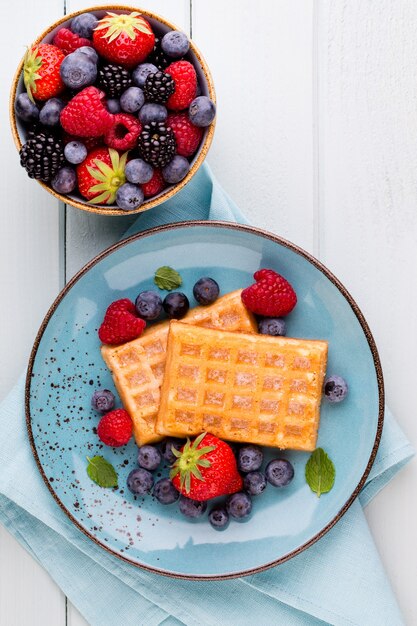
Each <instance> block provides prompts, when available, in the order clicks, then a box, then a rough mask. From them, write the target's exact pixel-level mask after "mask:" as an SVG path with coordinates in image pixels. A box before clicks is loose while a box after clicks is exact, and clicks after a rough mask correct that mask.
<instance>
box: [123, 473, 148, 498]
mask: <svg viewBox="0 0 417 626" xmlns="http://www.w3.org/2000/svg"><path fill="white" fill-rule="evenodd" d="M126 484H127V488H128V489H129V491H131V492H132V493H134V494H135V496H144V495H145V494H146V493H150V491H151V489H152V486H153V476H152V474H151V473H150V472H148V470H145V469H142V468H140V469H134V470H132V471H131V472H130V474H129V476H128V477H127V481H126Z"/></svg>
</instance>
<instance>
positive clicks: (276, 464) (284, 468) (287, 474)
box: [265, 459, 294, 487]
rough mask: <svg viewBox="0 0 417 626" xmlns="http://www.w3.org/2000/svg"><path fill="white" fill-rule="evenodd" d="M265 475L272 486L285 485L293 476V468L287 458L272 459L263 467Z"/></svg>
mask: <svg viewBox="0 0 417 626" xmlns="http://www.w3.org/2000/svg"><path fill="white" fill-rule="evenodd" d="M265 476H266V479H267V481H268V482H269V483H271V485H273V486H274V487H285V486H286V485H288V484H289V483H290V482H291V481H292V479H293V478H294V468H293V466H292V465H291V463H290V462H289V461H287V459H273V460H272V461H269V463H268V465H267V466H266V468H265Z"/></svg>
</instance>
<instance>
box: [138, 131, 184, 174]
mask: <svg viewBox="0 0 417 626" xmlns="http://www.w3.org/2000/svg"><path fill="white" fill-rule="evenodd" d="M138 150H139V154H140V156H141V157H142V159H143V160H144V161H146V162H147V163H150V164H151V165H153V166H154V167H165V165H168V163H169V162H170V161H171V160H172V159H173V158H174V155H175V137H174V133H173V132H172V130H171V128H169V127H168V126H166V124H165V122H151V123H150V124H145V126H144V127H143V130H142V132H141V134H140V135H139V139H138Z"/></svg>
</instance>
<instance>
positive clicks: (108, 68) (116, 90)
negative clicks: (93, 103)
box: [97, 63, 133, 98]
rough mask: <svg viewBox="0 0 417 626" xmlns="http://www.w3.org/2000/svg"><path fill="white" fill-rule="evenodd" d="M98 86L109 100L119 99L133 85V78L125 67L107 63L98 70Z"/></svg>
mask: <svg viewBox="0 0 417 626" xmlns="http://www.w3.org/2000/svg"><path fill="white" fill-rule="evenodd" d="M97 84H98V86H99V87H100V88H101V89H103V91H105V92H106V94H107V96H108V97H109V98H118V97H119V96H120V95H121V94H122V93H123V92H124V91H126V89H127V88H128V87H130V86H131V85H132V84H133V83H132V76H131V74H130V72H129V70H127V69H126V68H125V67H122V66H121V65H116V64H114V63H106V65H101V66H100V67H99V68H98V76H97Z"/></svg>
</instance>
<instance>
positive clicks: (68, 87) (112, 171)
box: [10, 6, 216, 215]
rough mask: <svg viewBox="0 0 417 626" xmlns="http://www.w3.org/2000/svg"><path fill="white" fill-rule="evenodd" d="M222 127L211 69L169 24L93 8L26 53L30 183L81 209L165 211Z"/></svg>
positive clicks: (18, 114) (16, 125) (14, 98)
mask: <svg viewBox="0 0 417 626" xmlns="http://www.w3.org/2000/svg"><path fill="white" fill-rule="evenodd" d="M215 115H216V104H215V92H214V87H213V82H212V79H211V76H210V72H209V69H208V67H207V64H206V62H205V61H204V59H203V57H202V56H201V53H200V52H199V50H198V49H197V48H196V46H195V44H194V43H193V42H192V41H190V40H189V39H188V37H187V36H186V35H185V34H184V33H183V32H181V31H180V30H178V29H177V28H176V27H175V26H173V25H172V24H171V23H169V22H168V21H166V20H165V19H164V18H162V17H160V16H157V15H155V14H153V13H150V12H148V11H142V10H138V9H134V8H130V7H120V6H119V7H95V8H93V9H86V10H84V11H81V12H77V13H73V14H71V15H67V16H65V17H64V18H62V19H60V20H58V21H57V22H55V23H54V24H52V25H51V26H50V27H49V28H48V29H47V30H45V31H44V32H43V33H42V34H41V35H40V36H39V37H38V38H37V39H36V40H35V42H34V43H33V44H32V45H31V46H30V47H29V48H28V50H27V52H26V54H25V56H24V58H23V59H22V61H21V62H20V64H19V67H18V69H17V72H16V75H15V78H14V81H13V85H12V90H11V98H10V120H11V127H12V134H13V137H14V140H15V143H16V147H17V149H18V150H19V153H20V163H21V165H22V167H23V168H24V169H25V170H26V172H27V174H28V175H29V177H31V178H34V179H36V180H37V181H38V182H39V183H40V184H41V185H42V186H43V187H44V188H45V189H47V190H48V191H49V192H50V193H51V194H53V195H54V196H55V197H57V198H58V199H59V200H61V201H62V202H65V203H67V204H70V205H72V206H74V207H76V208H79V209H83V210H86V211H90V212H93V213H102V214H106V215H121V214H124V213H126V212H130V213H136V212H139V211H144V210H146V209H150V208H152V207H154V206H157V205H159V204H161V203H162V202H164V201H165V200H168V199H169V198H171V197H172V196H173V195H175V194H176V193H177V192H178V191H179V190H180V189H182V188H183V187H184V186H185V185H186V184H187V183H188V182H189V181H190V179H191V178H192V177H193V176H194V174H195V173H196V172H197V170H198V169H199V167H200V166H201V164H202V163H203V161H204V159H205V157H206V154H207V152H208V149H209V147H210V144H211V142H212V138H213V133H214V125H215V121H214V120H215Z"/></svg>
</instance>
